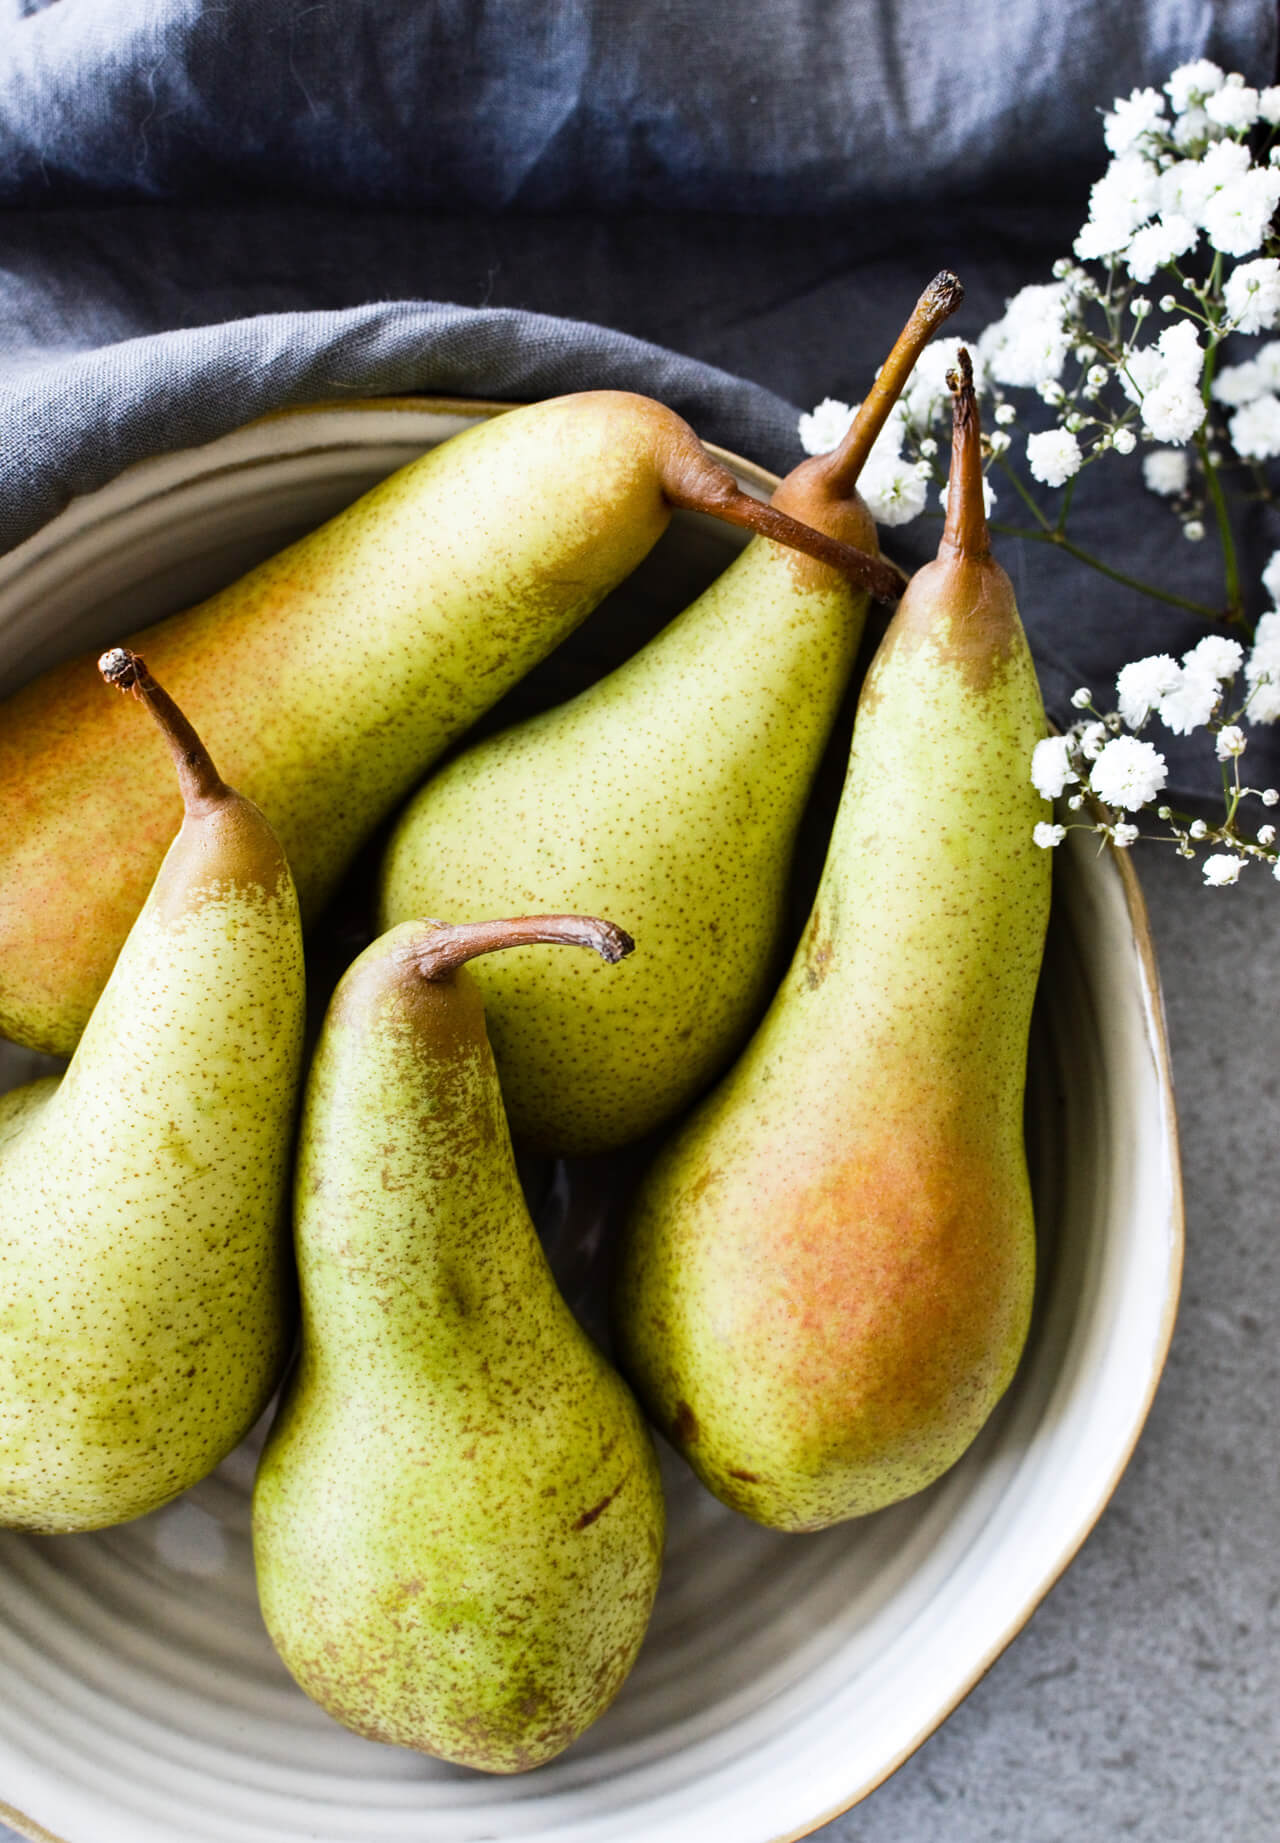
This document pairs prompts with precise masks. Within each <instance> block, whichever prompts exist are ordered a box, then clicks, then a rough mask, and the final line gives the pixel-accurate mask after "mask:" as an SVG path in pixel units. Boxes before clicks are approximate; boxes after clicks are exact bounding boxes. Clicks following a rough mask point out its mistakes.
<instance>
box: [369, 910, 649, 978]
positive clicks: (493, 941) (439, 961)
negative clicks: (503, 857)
mask: <svg viewBox="0 0 1280 1843" xmlns="http://www.w3.org/2000/svg"><path fill="white" fill-rule="evenodd" d="M425 925H426V926H427V927H429V928H430V929H431V933H430V934H429V935H428V936H427V938H426V939H425V940H423V941H415V942H414V944H413V945H412V946H411V947H408V948H406V949H405V950H404V958H405V959H406V960H408V961H410V962H411V963H412V964H413V966H414V967H415V968H416V969H417V971H418V972H420V973H421V974H422V977H423V978H424V979H447V978H449V976H450V975H451V974H452V973H455V972H456V971H457V970H458V968H459V967H460V966H465V964H466V962H467V961H468V960H474V959H476V958H477V957H478V956H479V955H480V954H486V953H496V952H498V951H499V950H500V949H502V948H504V947H533V946H537V945H548V946H552V947H557V946H562V947H590V948H591V949H592V950H593V952H595V953H598V954H599V956H600V958H601V959H602V960H607V961H608V962H609V964H610V965H613V964H615V963H616V962H617V961H619V960H625V959H626V957H627V955H628V954H629V953H631V952H632V951H633V950H634V948H635V942H634V941H633V940H632V938H631V936H630V935H629V934H628V933H627V932H626V931H625V929H622V928H619V927H618V926H617V925H616V924H615V923H613V922H611V921H601V920H599V919H598V918H597V917H596V916H594V915H521V916H517V917H515V918H514V919H512V920H509V921H482V922H455V923H449V922H437V921H428V922H427V923H426V924H425Z"/></svg>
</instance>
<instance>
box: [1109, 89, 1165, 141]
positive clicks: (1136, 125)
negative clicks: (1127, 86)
mask: <svg viewBox="0 0 1280 1843" xmlns="http://www.w3.org/2000/svg"><path fill="white" fill-rule="evenodd" d="M1168 126H1169V122H1168V119H1167V117H1166V115H1165V112H1164V97H1163V96H1162V95H1161V94H1160V92H1159V90H1131V91H1130V93H1129V95H1128V97H1127V98H1125V99H1124V100H1121V99H1120V98H1119V97H1117V98H1116V101H1115V105H1114V107H1113V108H1112V110H1111V113H1110V114H1109V115H1104V116H1103V118H1102V138H1103V140H1104V141H1105V142H1106V144H1107V146H1108V147H1109V148H1110V150H1111V152H1112V153H1113V154H1127V153H1128V151H1129V149H1130V148H1131V147H1134V146H1136V145H1137V143H1138V142H1139V141H1140V140H1141V139H1142V138H1143V136H1144V135H1148V134H1150V133H1151V132H1152V131H1153V130H1156V131H1158V130H1160V129H1162V128H1165V129H1167V128H1168Z"/></svg>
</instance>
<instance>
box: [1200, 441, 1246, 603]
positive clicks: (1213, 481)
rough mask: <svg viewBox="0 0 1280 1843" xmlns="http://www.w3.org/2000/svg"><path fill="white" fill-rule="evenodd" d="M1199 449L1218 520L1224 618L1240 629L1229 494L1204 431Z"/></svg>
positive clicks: (1237, 560)
mask: <svg viewBox="0 0 1280 1843" xmlns="http://www.w3.org/2000/svg"><path fill="white" fill-rule="evenodd" d="M1196 447H1197V448H1198V449H1199V450H1200V463H1201V466H1202V467H1203V468H1204V477H1205V482H1206V484H1207V485H1208V488H1209V498H1210V500H1211V501H1212V503H1213V513H1214V517H1215V518H1216V519H1217V521H1218V542H1219V543H1220V544H1221V546H1222V573H1223V578H1224V581H1223V587H1224V589H1225V590H1226V597H1227V606H1226V612H1225V613H1224V615H1223V616H1222V618H1223V620H1225V621H1227V622H1230V623H1234V624H1235V625H1236V626H1241V625H1242V624H1243V622H1244V606H1243V603H1242V602H1241V599H1240V560H1239V558H1238V557H1237V555H1236V540H1235V534H1234V533H1233V531H1232V529H1231V516H1230V514H1229V513H1228V511H1227V499H1226V494H1225V493H1224V492H1223V490H1222V481H1221V480H1220V479H1219V477H1218V469H1217V468H1216V466H1215V465H1214V463H1213V462H1212V461H1211V460H1210V459H1209V438H1208V436H1207V435H1206V434H1205V432H1204V430H1203V429H1202V430H1201V431H1200V433H1199V435H1198V436H1197V437H1196Z"/></svg>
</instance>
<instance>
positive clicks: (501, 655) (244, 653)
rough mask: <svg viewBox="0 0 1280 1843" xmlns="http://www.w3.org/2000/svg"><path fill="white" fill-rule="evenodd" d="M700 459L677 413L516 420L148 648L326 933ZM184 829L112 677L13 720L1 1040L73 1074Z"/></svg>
mask: <svg viewBox="0 0 1280 1843" xmlns="http://www.w3.org/2000/svg"><path fill="white" fill-rule="evenodd" d="M688 442H692V435H691V432H690V431H689V430H688V429H687V425H685V424H684V423H682V422H681V421H680V419H679V418H678V417H676V416H674V415H673V414H672V412H670V411H668V410H666V409H664V408H663V407H662V406H661V405H659V404H657V403H652V402H650V401H649V400H648V399H646V398H643V397H638V396H634V395H632V394H630V393H628V392H623V391H600V392H584V393H581V394H580V395H578V396H574V397H562V398H555V399H551V400H549V401H547V402H545V403H540V404H535V405H532V406H530V407H529V408H527V409H520V410H514V411H512V412H510V413H509V414H505V415H502V416H499V417H496V418H494V419H493V420H492V421H490V422H487V423H484V424H482V425H480V426H478V427H476V428H474V429H472V430H469V431H467V432H465V433H464V434H462V435H460V436H457V437H455V438H454V439H453V440H451V441H449V442H447V443H445V444H444V445H443V446H441V447H439V448H437V449H434V450H432V451H431V452H430V453H429V454H427V455H425V456H424V457H422V459H420V460H418V461H415V462H413V463H412V464H411V465H410V466H408V467H406V468H403V469H401V470H400V471H399V472H398V473H396V474H393V475H392V476H391V477H390V478H389V479H388V480H386V481H385V482H383V484H382V485H381V486H379V487H377V488H375V490H374V491H373V492H371V493H368V494H366V495H365V496H364V497H363V498H362V499H360V500H358V501H357V502H356V503H355V504H354V505H353V506H351V507H350V508H348V510H346V511H345V512H342V513H340V514H339V515H338V517H336V518H334V519H332V520H330V521H329V523H327V524H326V525H324V526H322V527H321V528H320V529H319V530H317V531H315V532H312V533H311V534H309V535H308V536H307V537H304V538H302V539H300V540H299V541H298V542H297V543H295V544H293V545H291V546H290V547H289V548H288V549H287V550H285V551H282V552H281V553H280V554H279V555H278V556H276V557H273V558H271V559H270V560H268V561H267V562H265V563H263V564H262V565H261V566H260V567H258V568H257V569H254V570H252V571H250V573H249V574H248V575H246V576H244V577H243V578H242V579H241V580H240V581H238V582H236V583H233V584H232V585H231V586H230V587H229V588H226V589H223V590H222V591H220V592H219V593H218V594H216V595H214V596H212V597H211V598H210V599H209V600H208V601H206V602H203V603H201V604H200V605H199V606H198V607H195V608H192V609H188V610H187V611H186V612H184V613H181V614H177V615H174V616H172V617H170V618H169V619H167V620H164V621H161V622H159V623H158V624H157V625H155V626H153V627H151V628H148V629H147V630H146V632H145V634H144V635H139V636H137V637H136V641H135V643H136V644H137V645H138V646H139V648H140V650H142V651H143V652H145V654H146V656H147V659H148V662H149V664H150V666H151V668H152V670H153V671H154V672H155V673H156V675H157V677H158V678H159V679H161V680H162V681H163V683H164V684H165V685H166V686H167V687H168V689H169V690H170V692H171V693H172V694H173V696H174V697H175V698H176V699H177V701H178V702H179V703H180V704H181V706H182V707H183V709H184V710H185V711H186V713H187V715H188V716H189V717H190V719H191V721H192V722H193V723H194V724H195V726H196V728H197V729H198V730H199V731H200V732H201V733H202V734H204V735H207V736H209V737H214V738H216V739H217V743H218V750H217V753H218V765H219V767H220V768H221V770H222V772H223V774H224V775H225V777H226V778H227V780H228V781H229V782H230V783H231V784H232V785H233V786H235V787H237V788H238V789H239V790H240V791H241V792H242V793H243V794H245V795H247V796H248V797H249V798H250V799H251V800H253V801H254V802H255V803H256V804H257V805H258V806H259V807H261V809H262V810H263V811H264V812H265V814H266V815H267V817H268V819H269V820H270V822H271V824H272V825H273V827H274V828H275V830H276V833H277V835H278V837H279V839H280V841H281V843H282V845H283V846H284V849H285V852H286V855H287V857H288V859H289V862H290V865H291V867H292V869H293V874H294V877H295V879H296V882H297V887H298V891H299V896H300V899H301V903H302V908H303V913H304V916H306V917H310V916H311V915H314V914H315V913H316V911H317V910H318V909H319V908H320V907H321V906H322V904H323V903H324V901H325V899H326V898H327V896H328V895H329V894H330V892H331V891H332V889H333V887H334V885H335V883H336V881H337V879H338V877H339V876H340V875H341V873H342V871H343V870H344V869H345V867H346V866H347V864H348V863H349V862H350V859H351V857H352V855H353V854H354V852H355V851H356V849H357V848H358V846H359V845H360V843H361V842H362V841H363V840H364V839H365V838H366V837H367V836H368V835H369V834H370V833H371V832H372V831H373V830H374V828H375V827H376V825H377V824H378V822H379V821H380V820H381V819H382V818H383V817H384V816H385V815H386V814H387V813H389V812H390V811H391V810H392V809H393V808H394V806H395V805H396V803H397V802H398V801H399V800H401V799H403V798H404V796H405V795H406V794H407V793H408V792H409V791H410V790H411V789H412V788H413V786H414V785H415V784H416V783H417V781H418V780H419V779H420V778H421V776H422V774H423V773H424V772H425V770H426V769H427V767H428V766H429V764H430V763H431V762H432V761H433V760H434V759H435V758H436V756H437V755H439V754H440V752H441V751H442V750H443V749H444V748H446V747H447V746H448V745H449V743H451V742H452V741H453V740H454V739H455V738H456V737H457V736H459V735H460V734H461V733H462V731H463V730H465V729H466V728H467V727H468V726H469V725H470V724H471V723H473V722H474V721H475V720H476V718H477V717H478V716H480V715H481V714H482V713H483V712H484V711H485V710H487V709H488V708H489V707H490V705H492V704H493V703H495V702H496V701H497V699H498V698H499V697H501V696H502V694H503V692H504V691H506V690H507V689H508V687H509V686H511V685H513V684H514V683H515V682H516V681H517V680H518V679H519V678H521V677H522V676H523V675H524V674H525V673H526V672H527V671H528V670H529V669H530V667H531V666H533V665H534V664H536V662H537V661H538V660H539V659H541V658H543V657H544V656H545V655H546V654H547V653H548V652H550V651H551V649H552V648H553V647H554V646H555V645H557V644H558V642H559V641H560V640H561V639H563V638H564V637H565V635H566V634H568V633H569V632H571V631H572V629H573V628H574V627H575V626H576V625H577V624H578V622H579V621H581V620H582V619H583V618H584V617H585V616H586V615H587V614H588V613H589V612H590V611H591V609H592V608H594V607H595V606H596V605H597V603H598V602H599V601H601V600H602V599H603V597H604V596H605V595H606V594H607V593H608V591H609V590H610V589H611V588H612V587H614V585H615V584H616V583H618V582H619V581H621V579H622V578H623V577H624V576H626V575H627V574H628V573H629V572H630V571H631V570H632V569H633V568H634V567H635V565H636V564H637V563H638V562H639V561H640V559H641V558H642V557H643V556H644V555H645V554H646V553H647V551H648V550H649V549H650V548H651V547H652V545H653V544H654V543H655V542H656V541H657V539H658V537H659V536H660V535H661V534H662V532H663V530H664V529H665V528H666V525H667V522H668V519H669V517H670V509H671V508H670V506H669V504H668V503H667V501H666V499H665V498H664V495H663V492H662V487H661V466H660V462H661V458H662V457H663V456H664V455H665V454H668V453H670V452H671V451H672V449H673V447H678V446H679V445H680V444H681V443H688ZM694 446H695V447H696V444H694ZM214 656H216V657H217V658H218V659H219V660H220V662H221V667H220V670H219V672H218V673H211V672H210V671H209V670H208V664H207V662H208V660H209V659H210V658H211V657H214ZM180 817H181V806H180V803H179V801H178V798H177V796H176V794H175V791H174V784H173V772H172V768H171V766H170V763H169V760H168V758H167V755H166V752H165V750H164V747H163V745H162V744H161V743H160V741H159V739H158V738H157V737H156V736H154V735H152V734H150V733H148V732H147V730H146V728H145V726H143V725H139V724H137V723H135V722H133V721H132V720H131V716H130V713H129V710H128V708H127V704H126V702H125V701H124V700H122V699H104V697H103V694H102V687H101V684H100V682H99V680H98V675H97V671H96V667H95V664H94V661H93V660H92V659H90V658H87V657H86V658H82V659H79V660H75V661H72V662H70V663H68V664H65V665H62V666H59V667H56V668H55V669H54V670H53V671H51V672H48V673H46V674H45V675H44V676H43V677H41V678H40V679H38V680H36V681H35V682H34V683H33V684H31V685H29V686H28V687H26V689H24V690H22V691H20V692H18V693H17V694H16V696H14V697H13V698H11V699H9V700H8V701H7V702H6V704H5V705H4V707H3V709H2V710H0V1034H3V1035H5V1036H7V1037H10V1038H11V1039H12V1040H13V1041H15V1042H18V1043H26V1044H29V1045H31V1046H32V1047H34V1048H37V1049H45V1050H50V1051H52V1052H53V1053H55V1054H59V1055H69V1054H70V1053H71V1051H72V1049H73V1048H74V1046H75V1044H76V1041H77V1040H78V1038H79V1035H80V1032H81V1031H82V1030H83V1028H84V1026H85V1023H86V1021H87V1019H88V1016H89V1012H90V1010H91V1009H92V1007H93V1004H94V1002H95V1000H96V999H97V996H98V993H99V992H100V991H101V990H102V987H103V986H104V985H105V983H106V980H107V976H108V974H109V973H110V970H111V967H112V965H113V963H114V961H115V958H116V955H117V954H118V952H119V950H120V947H121V945H122V943H123V941H124V938H125V935H126V934H127V933H128V930H129V928H130V926H131V925H132V922H133V919H134V917H135V916H136V915H137V913H138V911H139V909H140V908H141V907H142V904H143V902H144V900H145V899H146V895H147V891H148V889H149V888H150V886H151V883H152V881H153V879H154V877H155V875H156V872H157V870H158V868H159V865H160V861H161V859H162V857H163V856H164V853H165V850H166V848H167V846H168V844H169V841H170V840H171V839H172V837H173V835H174V833H175V832H176V830H177V827H178V822H179V819H180ZM104 864H110V865H111V866H112V874H111V875H110V876H109V877H105V876H103V875H102V866H103V865H104ZM507 906H508V905H506V904H503V905H502V912H503V913H505V912H507Z"/></svg>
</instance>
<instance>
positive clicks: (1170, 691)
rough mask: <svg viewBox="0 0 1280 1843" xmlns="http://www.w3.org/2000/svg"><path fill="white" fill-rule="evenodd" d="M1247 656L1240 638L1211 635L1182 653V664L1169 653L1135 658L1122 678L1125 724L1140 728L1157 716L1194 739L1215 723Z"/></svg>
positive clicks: (1119, 684) (1118, 702) (1118, 682)
mask: <svg viewBox="0 0 1280 1843" xmlns="http://www.w3.org/2000/svg"><path fill="white" fill-rule="evenodd" d="M1243 658H1244V648H1243V647H1242V646H1241V645H1240V643H1239V641H1238V640H1225V639H1222V638H1220V637H1219V636H1218V635H1217V634H1206V635H1205V637H1204V639H1203V640H1199V641H1197V642H1196V644H1195V645H1194V646H1193V647H1192V648H1191V649H1190V651H1189V652H1186V653H1184V654H1183V655H1182V663H1181V664H1180V665H1179V664H1178V663H1177V662H1176V661H1175V660H1173V659H1171V658H1170V657H1169V655H1168V654H1167V653H1156V654H1154V655H1152V657H1150V658H1148V659H1135V660H1134V661H1133V663H1132V665H1127V666H1125V667H1123V668H1122V670H1121V672H1120V676H1119V677H1118V678H1117V679H1116V705H1117V708H1118V710H1119V712H1120V717H1121V721H1122V722H1124V723H1126V724H1127V725H1128V727H1129V728H1130V729H1132V730H1140V729H1142V727H1143V726H1144V724H1145V723H1146V722H1147V720H1148V718H1149V717H1151V716H1152V715H1155V716H1158V717H1159V719H1160V721H1161V722H1162V723H1163V724H1164V726H1165V728H1166V729H1168V730H1172V731H1173V733H1174V735H1175V736H1189V735H1190V734H1191V732H1192V730H1197V729H1201V728H1203V726H1204V725H1205V724H1206V723H1208V722H1209V720H1210V718H1211V717H1212V716H1213V714H1214V711H1215V710H1216V708H1217V706H1218V703H1219V700H1220V699H1221V697H1222V691H1223V686H1224V684H1226V683H1228V682H1229V681H1230V680H1231V679H1233V678H1234V677H1235V675H1236V673H1237V672H1238V671H1239V670H1240V665H1241V662H1242V660H1243Z"/></svg>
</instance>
